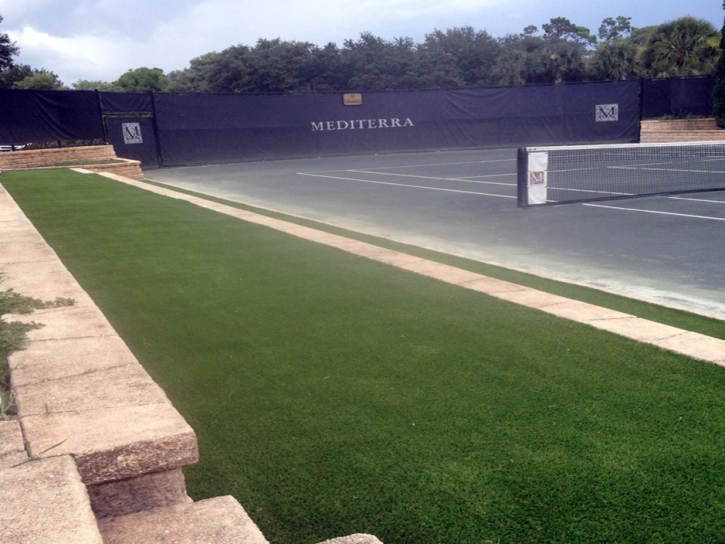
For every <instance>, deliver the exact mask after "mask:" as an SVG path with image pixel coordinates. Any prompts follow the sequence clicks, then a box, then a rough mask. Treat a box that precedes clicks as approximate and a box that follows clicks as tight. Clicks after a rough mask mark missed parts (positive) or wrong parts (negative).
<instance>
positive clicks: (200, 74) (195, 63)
mask: <svg viewBox="0 0 725 544" xmlns="http://www.w3.org/2000/svg"><path fill="white" fill-rule="evenodd" d="M219 56H220V54H219V53H217V52H216V51H212V52H211V53H206V54H204V55H201V56H200V57H196V58H193V59H191V61H190V62H189V67H188V68H184V69H183V70H175V71H173V72H171V73H169V76H168V77H169V88H168V90H169V91H171V92H175V93H208V92H212V88H211V86H210V78H211V71H212V69H213V67H214V65H215V64H216V62H217V60H218V58H219Z"/></svg>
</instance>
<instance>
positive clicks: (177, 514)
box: [98, 496, 268, 544]
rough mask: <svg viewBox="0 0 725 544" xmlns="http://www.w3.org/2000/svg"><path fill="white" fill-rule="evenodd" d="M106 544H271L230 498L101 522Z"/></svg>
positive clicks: (106, 519) (100, 525)
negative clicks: (139, 543)
mask: <svg viewBox="0 0 725 544" xmlns="http://www.w3.org/2000/svg"><path fill="white" fill-rule="evenodd" d="M98 524H99V528H100V530H101V533H102V534H103V538H104V542H105V544H129V543H131V542H133V543H136V542H143V543H144V544H200V543H204V544H268V542H267V539H265V538H264V535H263V534H262V532H261V531H260V530H259V528H258V527H257V526H256V525H255V523H254V521H252V519H251V518H250V517H249V515H248V514H247V513H246V512H245V511H244V508H242V506H241V505H240V504H239V503H238V502H237V501H236V500H235V499H234V498H233V497H230V496H225V497H217V498H214V499H208V500H204V501H199V502H196V503H192V504H182V505H177V506H171V507H167V508H156V509H153V510H147V511H145V512H138V513H136V514H129V515H128V516H122V517H116V518H103V519H100V520H99V522H98Z"/></svg>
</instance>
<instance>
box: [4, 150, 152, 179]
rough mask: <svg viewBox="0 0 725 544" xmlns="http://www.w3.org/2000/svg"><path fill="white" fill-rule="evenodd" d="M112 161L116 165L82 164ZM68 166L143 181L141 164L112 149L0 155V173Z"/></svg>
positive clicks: (25, 152) (40, 151)
mask: <svg viewBox="0 0 725 544" xmlns="http://www.w3.org/2000/svg"><path fill="white" fill-rule="evenodd" d="M111 160H112V161H116V162H114V163H106V164H85V163H86V162H88V163H93V162H97V161H111ZM68 163H73V166H74V167H82V168H85V169H87V170H91V171H92V172H110V173H112V174H118V175H119V176H124V177H127V178H131V179H135V180H139V181H141V180H143V179H144V174H143V171H142V170H141V163H140V162H139V161H134V160H130V159H121V158H119V157H117V156H116V152H115V151H114V149H113V146H112V145H92V146H79V147H48V148H42V149H28V150H23V151H10V152H3V153H0V171H2V170H29V169H36V168H58V167H62V166H63V165H64V164H68Z"/></svg>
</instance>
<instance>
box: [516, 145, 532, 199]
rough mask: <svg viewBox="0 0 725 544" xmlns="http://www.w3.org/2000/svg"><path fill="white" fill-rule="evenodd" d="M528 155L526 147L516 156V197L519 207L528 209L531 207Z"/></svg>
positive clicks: (520, 148)
mask: <svg viewBox="0 0 725 544" xmlns="http://www.w3.org/2000/svg"><path fill="white" fill-rule="evenodd" d="M527 157H528V153H527V152H526V148H525V147H519V149H518V152H517V154H516V171H517V177H516V195H517V206H518V207H519V208H526V207H527V206H528V205H529V185H528V176H527V172H528V160H527Z"/></svg>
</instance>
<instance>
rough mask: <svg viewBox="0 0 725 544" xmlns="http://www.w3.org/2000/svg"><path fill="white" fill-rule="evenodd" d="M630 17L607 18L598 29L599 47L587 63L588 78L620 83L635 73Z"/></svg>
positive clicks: (635, 51) (635, 48)
mask: <svg viewBox="0 0 725 544" xmlns="http://www.w3.org/2000/svg"><path fill="white" fill-rule="evenodd" d="M629 21H630V17H622V16H619V17H617V18H616V19H615V18H614V17H607V18H606V19H604V20H603V21H602V24H601V26H600V27H599V39H600V40H601V41H600V42H599V45H598V46H597V49H596V51H594V53H593V54H592V56H591V58H590V62H589V69H588V71H589V77H590V78H591V79H594V80H613V81H620V80H622V79H628V78H631V77H633V76H634V74H635V73H636V61H635V57H636V54H637V47H636V46H635V44H634V42H633V40H631V39H629V36H630V35H631V33H632V31H633V28H632V25H631V24H630V22H629Z"/></svg>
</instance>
